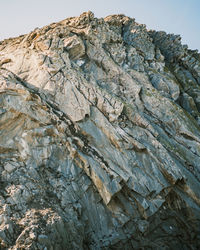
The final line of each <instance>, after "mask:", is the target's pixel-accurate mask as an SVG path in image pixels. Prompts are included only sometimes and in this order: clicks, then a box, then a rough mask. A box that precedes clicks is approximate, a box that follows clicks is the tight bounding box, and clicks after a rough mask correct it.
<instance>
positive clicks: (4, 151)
mask: <svg viewBox="0 0 200 250" xmlns="http://www.w3.org/2000/svg"><path fill="white" fill-rule="evenodd" d="M180 40H181V39H180V36H177V35H173V34H166V33H165V32H157V31H152V30H150V31H149V30H147V29H146V26H145V25H141V24H138V23H137V22H135V20H134V19H132V18H129V17H126V16H124V15H111V16H108V17H106V18H100V19H98V18H95V17H94V15H93V13H92V12H87V13H83V14H82V15H80V16H79V17H72V18H67V19H65V20H63V21H61V22H58V23H53V24H51V25H48V26H45V27H43V28H41V29H38V28H37V29H35V30H34V31H32V32H31V33H29V34H27V35H22V36H20V37H17V38H10V39H7V40H4V41H1V42H0V248H1V249H10V250H17V249H41V250H42V249H44V250H54V249H55V250H61V249H79V250H80V249H92V250H97V249H127V250H129V249H153V250H155V249H157V250H160V249H166V250H167V249H176V250H178V249H181V250H182V249H200V237H199V234H200V221H199V219H200V218H199V215H200V191H199V190H200V182H199V181H200V55H199V54H198V53H197V51H192V50H189V49H188V47H187V46H186V45H182V44H181V41H180Z"/></svg>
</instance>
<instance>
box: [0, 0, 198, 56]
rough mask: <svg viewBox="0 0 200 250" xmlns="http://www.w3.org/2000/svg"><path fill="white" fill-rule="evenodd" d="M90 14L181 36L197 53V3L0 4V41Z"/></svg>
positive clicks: (55, 0)
mask: <svg viewBox="0 0 200 250" xmlns="http://www.w3.org/2000/svg"><path fill="white" fill-rule="evenodd" d="M88 10H91V11H92V12H94V14H95V16H96V17H105V16H107V15H110V14H125V15H127V16H130V17H134V18H135V19H136V21H137V22H139V23H145V24H146V25H147V27H148V28H149V29H156V30H165V31H166V32H168V33H175V34H180V35H181V36H182V41H183V43H184V44H185V43H187V44H188V45H189V48H191V49H199V51H200V0H107V1H105V0H0V40H2V39H5V38H9V37H14V36H18V35H21V34H25V33H28V32H30V31H31V30H33V29H34V28H36V27H42V26H44V25H47V24H49V23H52V22H57V21H60V20H62V19H65V18H67V17H71V16H78V15H80V14H81V13H82V12H84V11H88Z"/></svg>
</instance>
